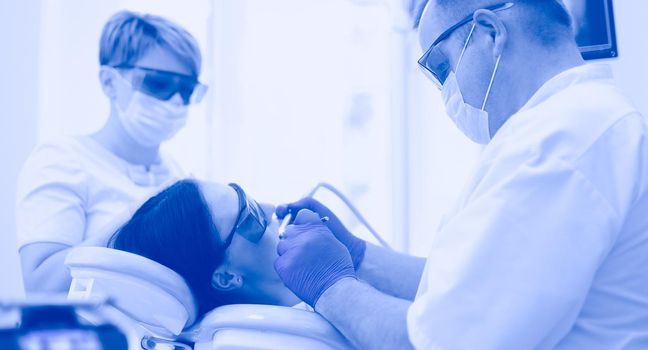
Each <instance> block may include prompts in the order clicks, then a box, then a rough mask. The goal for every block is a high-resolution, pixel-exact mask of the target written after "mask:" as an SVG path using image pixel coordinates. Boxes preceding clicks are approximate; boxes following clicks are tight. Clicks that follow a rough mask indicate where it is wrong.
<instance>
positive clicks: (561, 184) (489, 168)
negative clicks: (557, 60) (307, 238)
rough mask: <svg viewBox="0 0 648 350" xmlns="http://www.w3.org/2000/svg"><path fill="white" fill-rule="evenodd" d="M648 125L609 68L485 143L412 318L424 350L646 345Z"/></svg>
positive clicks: (570, 77)
mask: <svg viewBox="0 0 648 350" xmlns="http://www.w3.org/2000/svg"><path fill="white" fill-rule="evenodd" d="M647 191H648V125H647V123H646V120H645V119H644V117H642V116H641V115H640V114H639V113H638V112H637V111H636V110H635V108H634V107H633V106H632V104H631V103H630V102H629V101H628V99H627V98H626V97H625V96H624V95H623V93H621V92H620V91H619V90H618V89H617V87H616V86H615V85H614V82H613V81H612V74H611V69H610V68H609V66H607V65H604V64H594V65H585V66H581V67H577V68H574V69H570V70H568V71H565V72H563V73H561V74H559V75H558V76H556V77H554V78H553V79H551V80H550V81H548V82H547V83H546V84H545V85H543V86H542V87H541V88H540V89H539V91H538V92H537V93H536V94H535V95H534V96H533V97H532V98H531V100H530V101H529V102H528V103H527V104H526V105H525V106H524V107H523V108H522V109H521V110H520V111H519V112H518V113H516V114H515V115H513V116H512V117H511V118H510V119H509V120H508V121H507V122H506V123H505V124H504V125H503V126H502V128H501V129H500V130H499V132H498V133H497V134H496V135H495V137H494V138H493V140H492V141H491V142H490V143H489V144H488V145H487V146H486V147H485V149H484V151H483V155H482V157H481V160H480V164H479V166H478V168H477V170H476V173H475V175H474V178H473V179H472V181H471V182H469V184H468V187H467V188H466V189H465V191H464V193H463V195H462V196H461V198H460V200H459V202H458V204H457V206H456V207H455V209H454V210H453V211H452V212H451V213H449V216H448V219H447V220H446V221H445V222H444V224H443V225H442V227H441V228H440V230H439V232H437V234H436V236H435V237H434V240H433V244H432V249H431V251H430V253H429V257H428V260H427V265H426V268H425V271H424V273H423V278H422V280H421V284H420V286H419V291H418V295H417V297H416V300H415V301H414V303H413V304H412V306H411V307H410V309H409V313H408V330H409V336H410V339H411V342H412V343H413V344H414V345H415V346H416V347H417V348H419V349H516V350H519V349H554V348H556V349H588V350H589V349H606V350H609V349H621V348H623V349H648V195H647Z"/></svg>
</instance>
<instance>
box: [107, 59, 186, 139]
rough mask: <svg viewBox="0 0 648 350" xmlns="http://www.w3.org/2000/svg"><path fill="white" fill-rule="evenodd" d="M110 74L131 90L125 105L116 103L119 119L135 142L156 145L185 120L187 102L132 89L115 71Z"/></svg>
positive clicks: (174, 131) (180, 126)
mask: <svg viewBox="0 0 648 350" xmlns="http://www.w3.org/2000/svg"><path fill="white" fill-rule="evenodd" d="M114 76H115V77H116V78H117V80H119V81H120V82H121V84H125V85H126V86H128V87H130V88H131V89H132V91H133V93H132V96H131V98H130V101H129V102H128V105H127V106H126V107H125V108H124V107H122V106H120V104H119V103H116V107H117V115H118V117H119V121H120V122H121V124H122V126H123V127H124V130H125V131H126V133H128V135H129V136H130V137H131V138H132V139H133V140H134V141H135V142H137V143H139V144H140V145H142V146H145V147H155V146H158V145H160V143H162V142H163V141H166V140H168V139H170V138H171V137H173V136H174V135H175V134H176V133H177V132H178V131H180V129H182V127H183V126H184V125H185V124H186V123H187V105H185V104H183V103H182V102H181V101H178V102H175V101H173V100H174V98H170V99H169V100H161V99H158V98H156V97H153V96H151V95H148V94H145V93H143V92H141V91H139V90H138V89H135V88H134V87H133V85H132V84H131V83H130V82H129V81H128V80H127V79H125V78H124V77H123V76H122V75H121V73H119V72H118V71H115V75H114Z"/></svg>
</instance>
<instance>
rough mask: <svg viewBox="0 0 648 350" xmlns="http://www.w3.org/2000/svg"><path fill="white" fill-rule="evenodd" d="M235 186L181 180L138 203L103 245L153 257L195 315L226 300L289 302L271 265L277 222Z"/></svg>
mask: <svg viewBox="0 0 648 350" xmlns="http://www.w3.org/2000/svg"><path fill="white" fill-rule="evenodd" d="M273 212H274V208H273V207H272V206H270V205H260V204H258V203H257V202H255V201H254V200H253V199H252V198H250V197H249V196H248V195H247V194H246V193H245V192H244V191H243V190H242V189H241V188H240V187H239V186H237V185H234V184H231V185H229V186H226V185H221V184H217V183H212V182H202V181H201V182H198V181H194V180H182V181H178V182H176V183H175V184H173V185H171V186H170V187H168V188H167V189H165V190H163V191H162V192H160V193H159V194H157V195H155V196H154V197H152V198H150V199H149V200H148V201H146V202H145V203H144V204H143V205H142V206H141V207H140V208H139V209H138V210H137V211H136V212H135V214H134V215H133V217H132V218H131V219H130V220H129V221H128V222H127V223H126V224H124V225H123V226H122V227H121V228H120V229H119V230H118V231H117V232H116V233H115V234H114V235H113V237H112V238H111V240H110V243H109V247H112V248H115V249H119V250H123V251H127V252H131V253H135V254H138V255H141V256H144V257H146V258H149V259H151V260H154V261H156V262H158V263H160V264H162V265H165V266H166V267H168V268H170V269H172V270H173V271H175V272H176V273H178V274H179V275H180V276H182V278H184V280H185V281H186V283H187V285H188V286H189V289H190V290H191V292H192V294H193V296H194V299H195V301H196V304H197V308H198V315H197V316H198V319H200V318H201V317H202V316H203V315H204V314H205V313H207V312H209V311H211V310H212V309H214V308H216V307H219V306H221V305H226V304H248V303H249V304H273V305H283V306H293V305H295V304H297V303H299V302H300V300H299V299H298V298H297V297H296V296H295V295H294V294H292V292H290V291H289V290H288V289H287V288H286V287H285V286H284V285H283V283H282V282H281V280H280V279H279V277H278V276H277V274H276V272H275V270H274V266H273V264H274V261H275V258H276V257H277V251H276V245H277V242H278V234H277V228H278V226H279V225H278V222H277V220H276V219H273V218H272V217H273V215H272V214H273Z"/></svg>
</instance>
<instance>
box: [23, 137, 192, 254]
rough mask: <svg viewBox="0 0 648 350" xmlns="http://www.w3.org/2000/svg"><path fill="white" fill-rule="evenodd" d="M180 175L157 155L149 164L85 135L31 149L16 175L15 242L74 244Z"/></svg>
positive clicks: (101, 231)
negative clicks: (125, 157)
mask: <svg viewBox="0 0 648 350" xmlns="http://www.w3.org/2000/svg"><path fill="white" fill-rule="evenodd" d="M182 175H183V173H182V171H181V170H180V168H179V167H178V165H177V164H176V163H174V162H173V161H172V160H171V159H170V158H169V157H167V156H164V155H163V156H162V157H161V161H160V163H159V164H156V165H152V166H151V168H150V169H148V170H147V169H145V168H144V166H141V165H134V164H130V163H128V162H126V161H125V160H123V159H121V158H119V157H117V156H116V155H114V154H112V153H111V152H109V151H108V150H107V149H105V148H103V147H102V146H101V145H99V144H98V143H97V142H96V141H94V140H93V139H91V138H90V137H87V136H76V137H62V138H59V139H56V140H53V141H49V142H45V143H43V144H41V145H39V146H38V147H36V149H35V150H34V152H32V154H31V155H30V157H29V159H28V160H27V162H26V163H25V166H24V167H23V170H22V172H21V174H20V175H19V178H18V194H17V204H16V226H17V241H18V242H17V243H18V248H19V249H20V248H22V247H24V246H26V245H28V244H30V243H36V242H50V243H60V244H65V245H69V246H74V245H77V244H79V243H81V242H82V241H84V240H85V239H88V238H90V237H92V236H94V235H97V234H104V233H105V231H106V230H114V229H116V228H118V226H119V225H120V224H123V223H124V222H119V218H120V217H123V220H124V221H125V220H128V219H129V217H125V216H126V214H127V213H129V212H132V211H133V210H134V209H137V208H136V207H135V206H137V205H138V204H141V202H142V201H144V200H146V199H147V198H148V197H150V196H151V195H152V194H154V193H155V192H157V191H159V190H160V188H161V186H164V185H167V184H169V182H170V181H173V180H174V179H178V178H180V177H181V176H182Z"/></svg>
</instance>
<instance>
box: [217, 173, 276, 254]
mask: <svg viewBox="0 0 648 350" xmlns="http://www.w3.org/2000/svg"><path fill="white" fill-rule="evenodd" d="M229 185H230V187H232V188H233V189H234V190H235V191H236V194H237V195H238V199H239V206H238V216H237V217H236V222H235V223H234V227H233V228H232V231H231V232H230V233H229V235H228V236H227V239H226V240H225V244H224V245H225V246H226V247H227V246H229V244H230V243H231V242H232V238H233V237H234V233H237V234H238V235H239V236H242V237H243V238H245V239H247V240H248V241H250V242H252V243H257V242H258V241H259V240H261V237H263V234H264V233H265V230H266V228H267V227H268V218H267V216H266V214H265V212H264V211H263V209H262V208H261V206H260V205H259V203H257V202H256V201H255V200H254V199H252V198H251V197H249V196H248V195H246V194H245V192H244V191H243V189H242V188H241V186H239V185H237V184H235V183H231V184H229Z"/></svg>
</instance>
